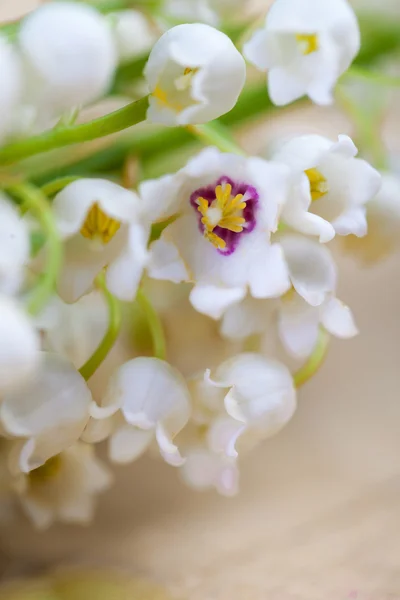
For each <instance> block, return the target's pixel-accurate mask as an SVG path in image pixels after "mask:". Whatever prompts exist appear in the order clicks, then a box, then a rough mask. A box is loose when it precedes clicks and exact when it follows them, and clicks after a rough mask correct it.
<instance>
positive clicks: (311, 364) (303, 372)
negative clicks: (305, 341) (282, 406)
mask: <svg viewBox="0 0 400 600" xmlns="http://www.w3.org/2000/svg"><path fill="white" fill-rule="evenodd" d="M329 341H330V335H329V333H328V332H327V331H326V330H325V329H322V328H321V329H320V331H319V335H318V340H317V343H316V345H315V348H314V351H313V353H312V355H311V356H310V358H309V359H308V361H307V362H306V364H305V365H303V366H302V367H301V369H299V370H298V371H297V373H295V374H294V375H293V381H294V384H295V386H296V387H297V388H299V387H301V386H303V385H304V384H305V383H307V381H309V380H310V379H311V378H312V377H314V375H315V374H316V373H317V371H319V369H320V368H321V366H322V364H323V362H324V360H325V357H326V354H327V351H328V347H329Z"/></svg>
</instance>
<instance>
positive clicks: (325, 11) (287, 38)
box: [244, 0, 360, 105]
mask: <svg viewBox="0 0 400 600" xmlns="http://www.w3.org/2000/svg"><path fill="white" fill-rule="evenodd" d="M359 49H360V31H359V26H358V22H357V18H356V16H355V14H354V11H353V9H352V8H351V6H350V4H349V3H348V2H347V0H329V1H328V2H321V0H301V1H300V0H275V2H274V3H273V4H272V6H271V8H270V10H269V12H268V14H267V19H266V22H265V26H264V28H263V29H261V30H259V31H257V32H256V33H255V34H254V35H253V37H252V38H251V39H250V41H249V42H247V44H245V46H244V54H245V56H246V58H247V59H248V60H249V61H250V62H251V63H253V64H254V65H255V66H256V67H257V68H258V69H260V70H262V71H268V89H269V94H270V97H271V100H272V101H273V102H274V104H277V105H284V104H289V103H290V102H293V100H296V99H298V98H301V97H302V96H304V95H307V96H309V97H310V98H311V100H313V102H315V103H316V104H330V103H331V102H333V93H332V92H333V89H334V87H335V84H336V82H337V80H338V78H339V77H340V75H342V74H343V73H344V72H345V71H346V70H347V69H348V68H349V66H350V65H351V63H352V61H353V59H354V58H355V56H356V55H357V53H358V51H359Z"/></svg>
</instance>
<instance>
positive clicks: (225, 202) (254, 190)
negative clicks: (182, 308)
mask: <svg viewBox="0 0 400 600" xmlns="http://www.w3.org/2000/svg"><path fill="white" fill-rule="evenodd" d="M288 189H289V171H288V170H287V167H285V166H284V165H279V164H273V163H268V162H266V161H264V160H262V159H261V158H243V157H240V156H236V155H232V154H224V153H221V152H219V151H218V150H216V149H214V148H208V149H206V150H204V151H203V152H201V153H200V154H199V155H198V156H197V157H195V158H194V159H192V160H191V161H189V163H188V164H187V166H186V167H185V168H183V169H182V170H181V171H180V172H178V173H177V175H176V176H174V177H171V178H169V179H165V178H163V179H160V180H159V181H158V182H153V184H152V185H151V186H149V188H147V189H143V190H141V195H142V197H143V202H144V203H146V202H149V203H151V202H154V200H155V198H157V199H158V200H159V202H163V201H164V202H165V205H168V206H169V211H170V213H174V212H175V213H179V217H178V218H177V219H176V220H175V221H174V222H173V223H172V224H171V225H169V226H168V227H167V228H166V229H165V230H164V232H163V234H162V236H161V238H160V240H158V241H156V242H155V243H153V244H152V246H151V253H152V256H151V259H150V263H149V274H150V276H151V277H153V278H155V279H164V280H170V281H174V282H176V283H179V282H180V281H190V282H193V283H195V287H194V288H193V290H192V294H191V300H192V303H193V305H194V306H195V307H196V308H198V309H199V310H200V311H201V312H204V313H206V314H210V315H211V316H213V317H214V318H218V316H220V315H221V314H222V313H223V312H224V310H225V309H226V307H227V306H229V305H230V304H233V303H235V302H237V301H238V300H239V299H241V298H243V297H244V296H245V294H246V290H247V288H248V289H249V291H250V293H251V294H252V295H253V296H254V297H257V298H268V297H278V296H280V295H281V294H283V293H285V292H286V291H287V290H288V289H289V288H290V281H289V275H288V272H287V267H286V263H285V261H284V258H283V253H282V249H281V247H280V246H279V245H277V244H271V243H270V235H271V232H273V231H276V229H277V226H278V217H279V211H280V209H281V207H282V206H283V204H284V202H285V201H286V196H287V193H288ZM168 198H172V201H171V202H169V201H168Z"/></svg>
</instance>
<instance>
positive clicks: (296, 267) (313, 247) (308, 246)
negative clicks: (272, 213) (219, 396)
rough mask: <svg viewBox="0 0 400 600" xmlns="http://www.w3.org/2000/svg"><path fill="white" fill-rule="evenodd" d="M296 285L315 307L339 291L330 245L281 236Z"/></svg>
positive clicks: (305, 298)
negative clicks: (327, 295)
mask: <svg viewBox="0 0 400 600" xmlns="http://www.w3.org/2000/svg"><path fill="white" fill-rule="evenodd" d="M280 243H281V245H282V247H283V251H284V254H285V258H286V261H287V264H288V267H289V272H290V277H291V280H292V284H293V287H294V288H295V290H296V291H297V293H298V294H300V296H302V297H303V298H304V300H306V302H308V303H309V304H311V305H312V306H319V305H320V304H322V302H323V301H324V300H325V297H326V294H327V293H329V292H332V291H334V290H335V287H336V266H335V263H334V261H333V258H332V255H331V253H330V252H329V250H328V249H327V248H326V246H323V245H322V244H319V243H318V242H315V241H313V240H309V239H307V238H305V237H301V236H296V235H289V234H288V235H284V236H282V238H281V239H280Z"/></svg>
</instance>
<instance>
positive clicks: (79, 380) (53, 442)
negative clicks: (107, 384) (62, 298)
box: [0, 352, 92, 473]
mask: <svg viewBox="0 0 400 600" xmlns="http://www.w3.org/2000/svg"><path fill="white" fill-rule="evenodd" d="M91 402H92V396H91V393H90V390H89V388H88V386H87V384H86V382H85V380H84V379H83V377H82V376H81V375H80V374H79V373H78V371H77V370H76V369H75V368H74V367H73V365H72V364H71V363H70V362H69V361H68V360H67V359H65V358H63V357H61V356H59V355H57V354H51V353H46V352H43V353H41V362H40V366H39V368H37V369H36V371H35V373H34V375H33V376H32V377H31V378H30V379H29V380H28V381H27V382H25V384H21V385H20V386H19V388H18V389H16V390H13V391H10V392H9V393H7V394H4V395H3V398H2V403H1V405H0V420H1V423H2V426H3V428H4V430H5V431H6V432H7V434H9V435H11V436H14V437H17V438H22V441H21V442H20V446H19V448H18V452H16V454H15V462H16V464H17V465H18V469H19V470H20V471H22V472H23V473H28V472H29V471H31V470H32V469H35V468H37V467H40V466H41V465H43V464H44V463H45V462H46V461H47V460H48V459H49V458H52V457H53V456H55V455H56V454H59V453H60V452H62V451H63V450H65V449H66V448H68V447H69V446H71V445H72V444H73V443H75V442H76V441H77V440H78V439H79V438H80V436H81V434H82V432H83V430H84V428H85V426H86V424H87V422H88V420H89V416H90V415H89V408H90V405H91Z"/></svg>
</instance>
